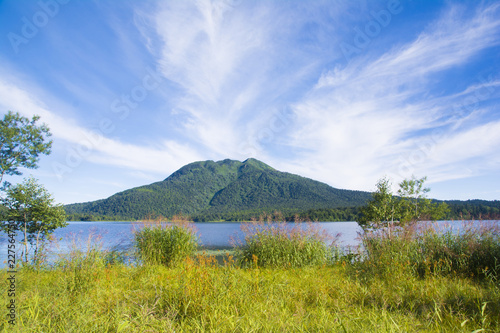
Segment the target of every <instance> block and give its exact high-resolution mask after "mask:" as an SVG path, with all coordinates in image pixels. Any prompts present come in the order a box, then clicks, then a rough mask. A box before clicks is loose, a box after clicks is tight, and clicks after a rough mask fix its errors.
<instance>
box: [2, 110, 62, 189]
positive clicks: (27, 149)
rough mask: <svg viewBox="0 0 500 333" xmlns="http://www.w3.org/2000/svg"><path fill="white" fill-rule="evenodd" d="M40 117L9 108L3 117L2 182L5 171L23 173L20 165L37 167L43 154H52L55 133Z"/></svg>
mask: <svg viewBox="0 0 500 333" xmlns="http://www.w3.org/2000/svg"><path fill="white" fill-rule="evenodd" d="M39 119H40V117H39V116H33V118H32V119H31V120H30V119H28V118H26V117H23V116H21V115H20V114H19V113H18V112H16V113H14V112H12V111H9V112H7V114H5V115H4V118H3V119H2V120H0V185H1V183H2V179H3V177H4V176H5V175H21V171H19V167H24V168H28V169H34V168H36V167H37V163H38V160H39V155H40V154H45V155H47V154H50V149H51V147H52V141H50V140H49V141H48V140H47V139H48V137H50V136H51V133H50V131H49V128H48V127H47V125H45V124H41V125H40V124H38V123H37V122H38V120H39Z"/></svg>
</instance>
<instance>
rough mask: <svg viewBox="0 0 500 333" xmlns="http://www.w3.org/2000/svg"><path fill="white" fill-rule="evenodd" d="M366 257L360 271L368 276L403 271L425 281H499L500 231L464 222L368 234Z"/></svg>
mask: <svg viewBox="0 0 500 333" xmlns="http://www.w3.org/2000/svg"><path fill="white" fill-rule="evenodd" d="M362 243H363V247H364V250H365V257H364V259H363V260H362V261H360V263H359V267H362V269H363V270H366V271H367V272H369V274H374V273H375V274H382V275H383V274H385V273H389V274H392V273H394V270H395V269H399V268H401V269H403V268H404V269H405V270H408V271H409V272H411V273H412V274H414V275H416V276H418V277H420V278H424V277H425V276H427V275H450V276H457V275H460V276H464V277H472V278H476V279H480V280H484V279H485V278H488V279H490V280H496V281H498V275H499V273H500V270H499V266H500V265H499V260H500V229H499V227H498V224H493V223H486V222H479V223H478V222H476V223H473V222H466V221H463V222H462V224H461V226H460V227H459V228H457V224H447V225H438V224H436V223H416V224H412V225H409V226H406V227H403V228H398V227H389V228H385V229H379V230H373V231H369V232H367V233H366V234H365V235H364V236H363V238H362Z"/></svg>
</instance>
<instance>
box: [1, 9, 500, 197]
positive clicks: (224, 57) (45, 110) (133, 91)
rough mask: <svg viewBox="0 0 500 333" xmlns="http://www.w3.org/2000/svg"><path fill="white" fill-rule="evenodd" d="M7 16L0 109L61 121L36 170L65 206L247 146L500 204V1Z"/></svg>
mask: <svg viewBox="0 0 500 333" xmlns="http://www.w3.org/2000/svg"><path fill="white" fill-rule="evenodd" d="M0 22H1V24H0V36H1V38H0V113H2V114H4V113H6V112H7V110H12V111H18V112H20V113H21V114H23V115H25V116H31V115H33V114H38V115H40V116H41V118H42V120H43V121H44V122H45V123H47V124H48V125H49V127H50V129H51V132H52V133H53V140H54V144H53V152H52V154H51V155H49V156H43V157H42V158H41V161H40V167H39V168H38V169H36V170H24V171H23V172H24V176H28V175H30V174H32V175H34V176H35V177H37V178H38V179H39V180H40V182H41V183H43V184H44V185H45V186H46V187H47V189H48V190H49V191H50V192H52V193H53V194H54V196H55V198H56V200H57V201H58V202H61V203H73V202H84V201H91V200H96V199H101V198H105V197H108V196H110V195H112V194H114V193H116V192H119V191H122V190H125V189H128V188H131V187H135V186H140V185H144V184H149V183H152V182H155V181H159V180H162V179H164V178H166V177H168V176H169V175H170V174H171V173H172V172H174V171H175V170H177V169H178V168H180V167H181V166H183V165H185V164H187V163H190V162H194V161H199V160H207V159H211V160H221V159H225V158H231V159H237V160H240V161H242V160H245V159H247V158H249V157H254V158H257V159H260V160H262V161H264V162H265V163H267V164H269V165H271V166H273V167H274V168H276V169H278V170H281V171H287V172H291V173H296V174H300V175H302V176H305V177H310V178H313V179H316V180H320V181H323V182H325V183H327V184H329V185H331V186H334V187H337V188H347V189H356V190H369V191H371V190H374V189H375V183H376V181H377V180H378V179H380V178H381V177H384V176H387V177H390V178H391V179H392V181H393V183H394V184H397V183H398V182H399V181H401V180H402V179H404V178H409V177H411V176H412V175H415V176H416V177H423V176H427V177H428V181H427V185H428V186H429V187H430V188H431V189H432V190H431V192H430V196H431V197H434V198H438V199H474V198H479V199H488V200H493V199H500V108H499V105H500V103H499V102H500V72H499V70H500V3H499V2H495V1H483V2H480V1H417V0H413V1H405V0H400V1H397V0H385V1H307V2H306V1H245V0H220V1H208V0H200V1H177V0H176V1H131V0H128V1H127V0H125V1H111V0H109V1H90V0H89V1H83V0H40V1H20V0H4V1H0ZM21 179H22V178H21V177H17V178H14V177H11V178H9V179H8V180H9V181H11V182H16V181H21Z"/></svg>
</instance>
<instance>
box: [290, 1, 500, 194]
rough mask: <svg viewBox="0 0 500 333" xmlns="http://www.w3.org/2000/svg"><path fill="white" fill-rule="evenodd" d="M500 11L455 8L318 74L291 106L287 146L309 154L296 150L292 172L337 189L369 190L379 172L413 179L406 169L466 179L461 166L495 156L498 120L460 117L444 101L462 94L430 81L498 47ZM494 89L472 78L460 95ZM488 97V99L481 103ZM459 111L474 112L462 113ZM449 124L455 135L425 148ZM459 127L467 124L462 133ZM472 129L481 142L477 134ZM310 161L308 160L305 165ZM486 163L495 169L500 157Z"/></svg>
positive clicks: (475, 168)
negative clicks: (444, 92) (398, 40)
mask: <svg viewBox="0 0 500 333" xmlns="http://www.w3.org/2000/svg"><path fill="white" fill-rule="evenodd" d="M499 8H500V7H499V6H498V5H493V6H491V7H488V8H481V9H479V10H478V11H477V12H476V13H474V15H473V16H472V17H470V18H465V17H464V16H465V15H464V13H463V12H461V11H460V10H458V9H457V8H451V10H450V11H449V12H448V13H446V14H445V15H444V16H443V17H442V18H441V19H440V20H439V21H437V22H436V23H435V24H432V25H431V26H430V27H429V28H427V29H426V30H425V31H424V32H422V33H421V34H420V35H419V37H418V38H417V39H416V40H414V41H412V42H410V43H408V44H404V45H399V46H397V47H394V48H393V49H391V50H390V51H388V52H386V53H385V54H383V55H382V56H379V57H378V58H375V59H373V58H369V57H367V56H365V57H360V58H357V59H354V60H353V61H352V62H351V63H349V64H348V65H347V66H346V67H345V68H335V69H334V70H332V71H331V72H328V73H326V74H324V75H323V76H322V77H321V78H320V79H319V81H318V84H317V85H316V86H315V87H314V89H312V90H311V91H310V92H309V94H308V95H307V97H306V98H305V99H304V100H302V101H300V102H299V103H297V104H296V105H295V107H294V110H295V112H296V114H297V116H298V120H297V122H296V126H295V127H294V128H293V129H292V131H291V132H292V134H291V135H290V139H291V140H292V142H291V144H292V145H294V146H300V147H303V148H309V149H312V150H310V151H308V152H307V153H303V154H301V155H300V156H298V157H297V160H296V161H295V165H296V166H295V167H293V168H294V169H296V170H301V172H302V174H305V175H308V176H311V177H315V178H317V179H321V180H324V181H327V182H329V183H330V184H332V185H334V186H339V187H344V188H358V189H370V188H367V186H369V184H374V183H375V181H376V179H378V178H380V177H382V176H383V175H384V174H388V173H389V174H391V175H393V176H395V177H396V178H397V180H399V179H398V178H401V177H408V176H411V174H410V175H408V174H406V173H405V174H403V173H404V172H403V171H402V170H403V169H405V170H407V171H408V170H410V169H411V170H412V171H413V172H415V173H416V174H417V175H419V174H421V173H423V174H426V175H429V178H432V177H434V179H433V180H434V181H435V180H439V179H445V178H444V177H445V176H444V175H445V174H446V175H447V176H446V177H462V176H469V175H470V173H469V172H467V173H464V172H462V171H461V169H463V168H462V164H461V163H462V162H466V161H467V160H469V159H470V158H473V157H475V158H478V160H479V161H483V160H485V159H488V158H489V157H490V156H491V154H497V155H498V148H497V147H499V146H500V141H499V136H498V135H496V134H495V131H496V130H498V128H497V127H498V125H497V124H496V123H495V124H488V125H484V126H481V124H470V123H467V122H465V121H462V122H460V123H456V121H457V119H456V117H455V118H453V110H452V108H451V105H450V104H449V103H450V101H455V102H456V101H457V100H460V96H459V95H455V96H445V97H439V96H433V95H432V94H430V91H429V89H431V88H430V87H431V85H429V80H430V78H431V77H432V75H435V74H437V73H440V72H442V71H445V70H449V69H451V68H453V67H455V66H460V65H464V64H466V63H467V61H468V60H469V59H470V58H472V57H474V56H475V55H477V54H478V53H479V52H481V51H482V50H484V49H486V48H488V47H491V46H495V45H498V44H499V43H500V39H499V38H498V34H499V31H500V21H498V19H497V18H498V11H499V10H498V9H499ZM477 80H479V79H477ZM494 86H496V83H495V81H492V82H486V83H484V82H483V83H480V82H471V83H470V86H469V87H468V88H467V89H466V92H467V93H470V92H471V91H475V90H477V89H478V88H480V87H482V88H485V87H490V88H491V87H494ZM466 92H464V94H466ZM492 97H493V96H492V95H487V96H484V98H483V101H484V100H487V99H489V98H492ZM476 108H478V107H476ZM482 112H487V111H485V110H483V111H482ZM450 113H451V115H450ZM443 116H448V119H447V120H446V119H443ZM450 116H451V117H450ZM465 116H470V115H461V117H462V118H463V117H465ZM452 121H453V122H455V126H452V127H449V128H451V129H452V130H453V131H455V132H452V133H447V135H446V139H443V140H442V141H438V142H435V141H434V140H433V141H432V148H433V150H432V152H427V151H425V149H426V148H425V144H427V142H428V141H429V140H431V137H432V134H429V132H430V130H432V129H433V128H437V127H440V126H446V125H448V126H450V125H453V123H452ZM471 126H472V127H473V128H469V127H471ZM474 126H475V127H474ZM464 127H467V128H469V129H468V130H465V131H464ZM476 135H477V136H479V137H481V138H482V139H479V140H477V139H476V140H474V137H475V136H476ZM422 147H424V148H422ZM423 150H424V152H423V153H422V151H423ZM458 151H460V153H457V152H458ZM412 154H413V155H414V156H413V157H411V156H412ZM418 154H420V155H422V154H424V156H423V158H422V157H421V159H422V160H421V161H420V160H418V161H413V162H408V159H410V160H411V159H413V160H416V156H417V155H418ZM440 156H441V157H442V156H446V157H447V158H446V159H444V160H441V157H440ZM405 163H406V164H408V165H404V164H405ZM477 164H480V163H474V164H473V165H470V166H471V168H469V170H472V173H473V174H475V173H478V172H480V169H479V168H478V165H477ZM306 165H307V166H312V167H311V169H309V171H307V169H308V168H307V167H305V166H306ZM402 165H403V166H404V167H403V166H402ZM490 167H491V168H492V170H497V169H498V163H496V164H495V163H493V164H491V163H490ZM440 168H441V170H442V169H443V168H444V169H446V170H447V171H446V173H443V172H440V171H439V170H440Z"/></svg>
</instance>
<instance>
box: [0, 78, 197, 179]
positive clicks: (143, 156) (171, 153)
mask: <svg viewBox="0 0 500 333" xmlns="http://www.w3.org/2000/svg"><path fill="white" fill-rule="evenodd" d="M0 101H1V104H2V108H3V109H6V110H13V111H18V112H20V113H21V114H23V115H24V116H28V117H31V116H32V115H34V114H37V115H39V116H40V117H41V121H43V122H44V123H47V124H48V126H49V128H50V130H51V133H52V134H53V137H54V138H56V139H58V140H64V141H65V142H66V143H67V146H68V147H69V148H68V151H67V155H66V159H64V160H61V161H54V163H55V164H54V170H53V171H54V172H55V173H57V172H59V173H60V174H59V175H64V174H66V173H70V172H71V170H72V169H74V168H77V167H79V166H80V165H81V163H83V162H84V161H88V162H92V163H98V164H102V165H113V166H118V167H123V168H129V169H132V170H140V171H145V172H146V171H149V172H155V173H159V174H165V172H167V170H170V171H174V170H175V169H177V168H178V167H180V166H182V165H184V164H186V163H189V162H192V161H193V160H196V159H199V155H198V154H197V152H196V151H195V150H194V149H192V148H191V147H190V146H189V145H188V144H180V143H178V142H175V141H172V140H165V141H164V142H162V143H160V144H159V145H157V146H140V145H136V144H127V143H123V142H120V141H117V140H114V139H110V138H108V137H106V135H105V133H104V132H106V130H105V128H103V129H102V130H101V129H99V128H98V129H88V128H85V127H82V126H80V125H78V124H77V123H75V122H74V121H72V120H71V119H67V118H65V117H63V116H60V115H58V114H57V113H56V112H54V111H51V110H49V107H48V106H46V105H44V104H43V103H42V102H41V101H39V100H37V99H35V98H33V97H32V96H31V95H30V94H29V93H28V92H27V91H26V90H24V89H22V88H19V87H17V86H15V85H12V84H9V83H6V82H3V81H0ZM106 128H107V126H106Z"/></svg>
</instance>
